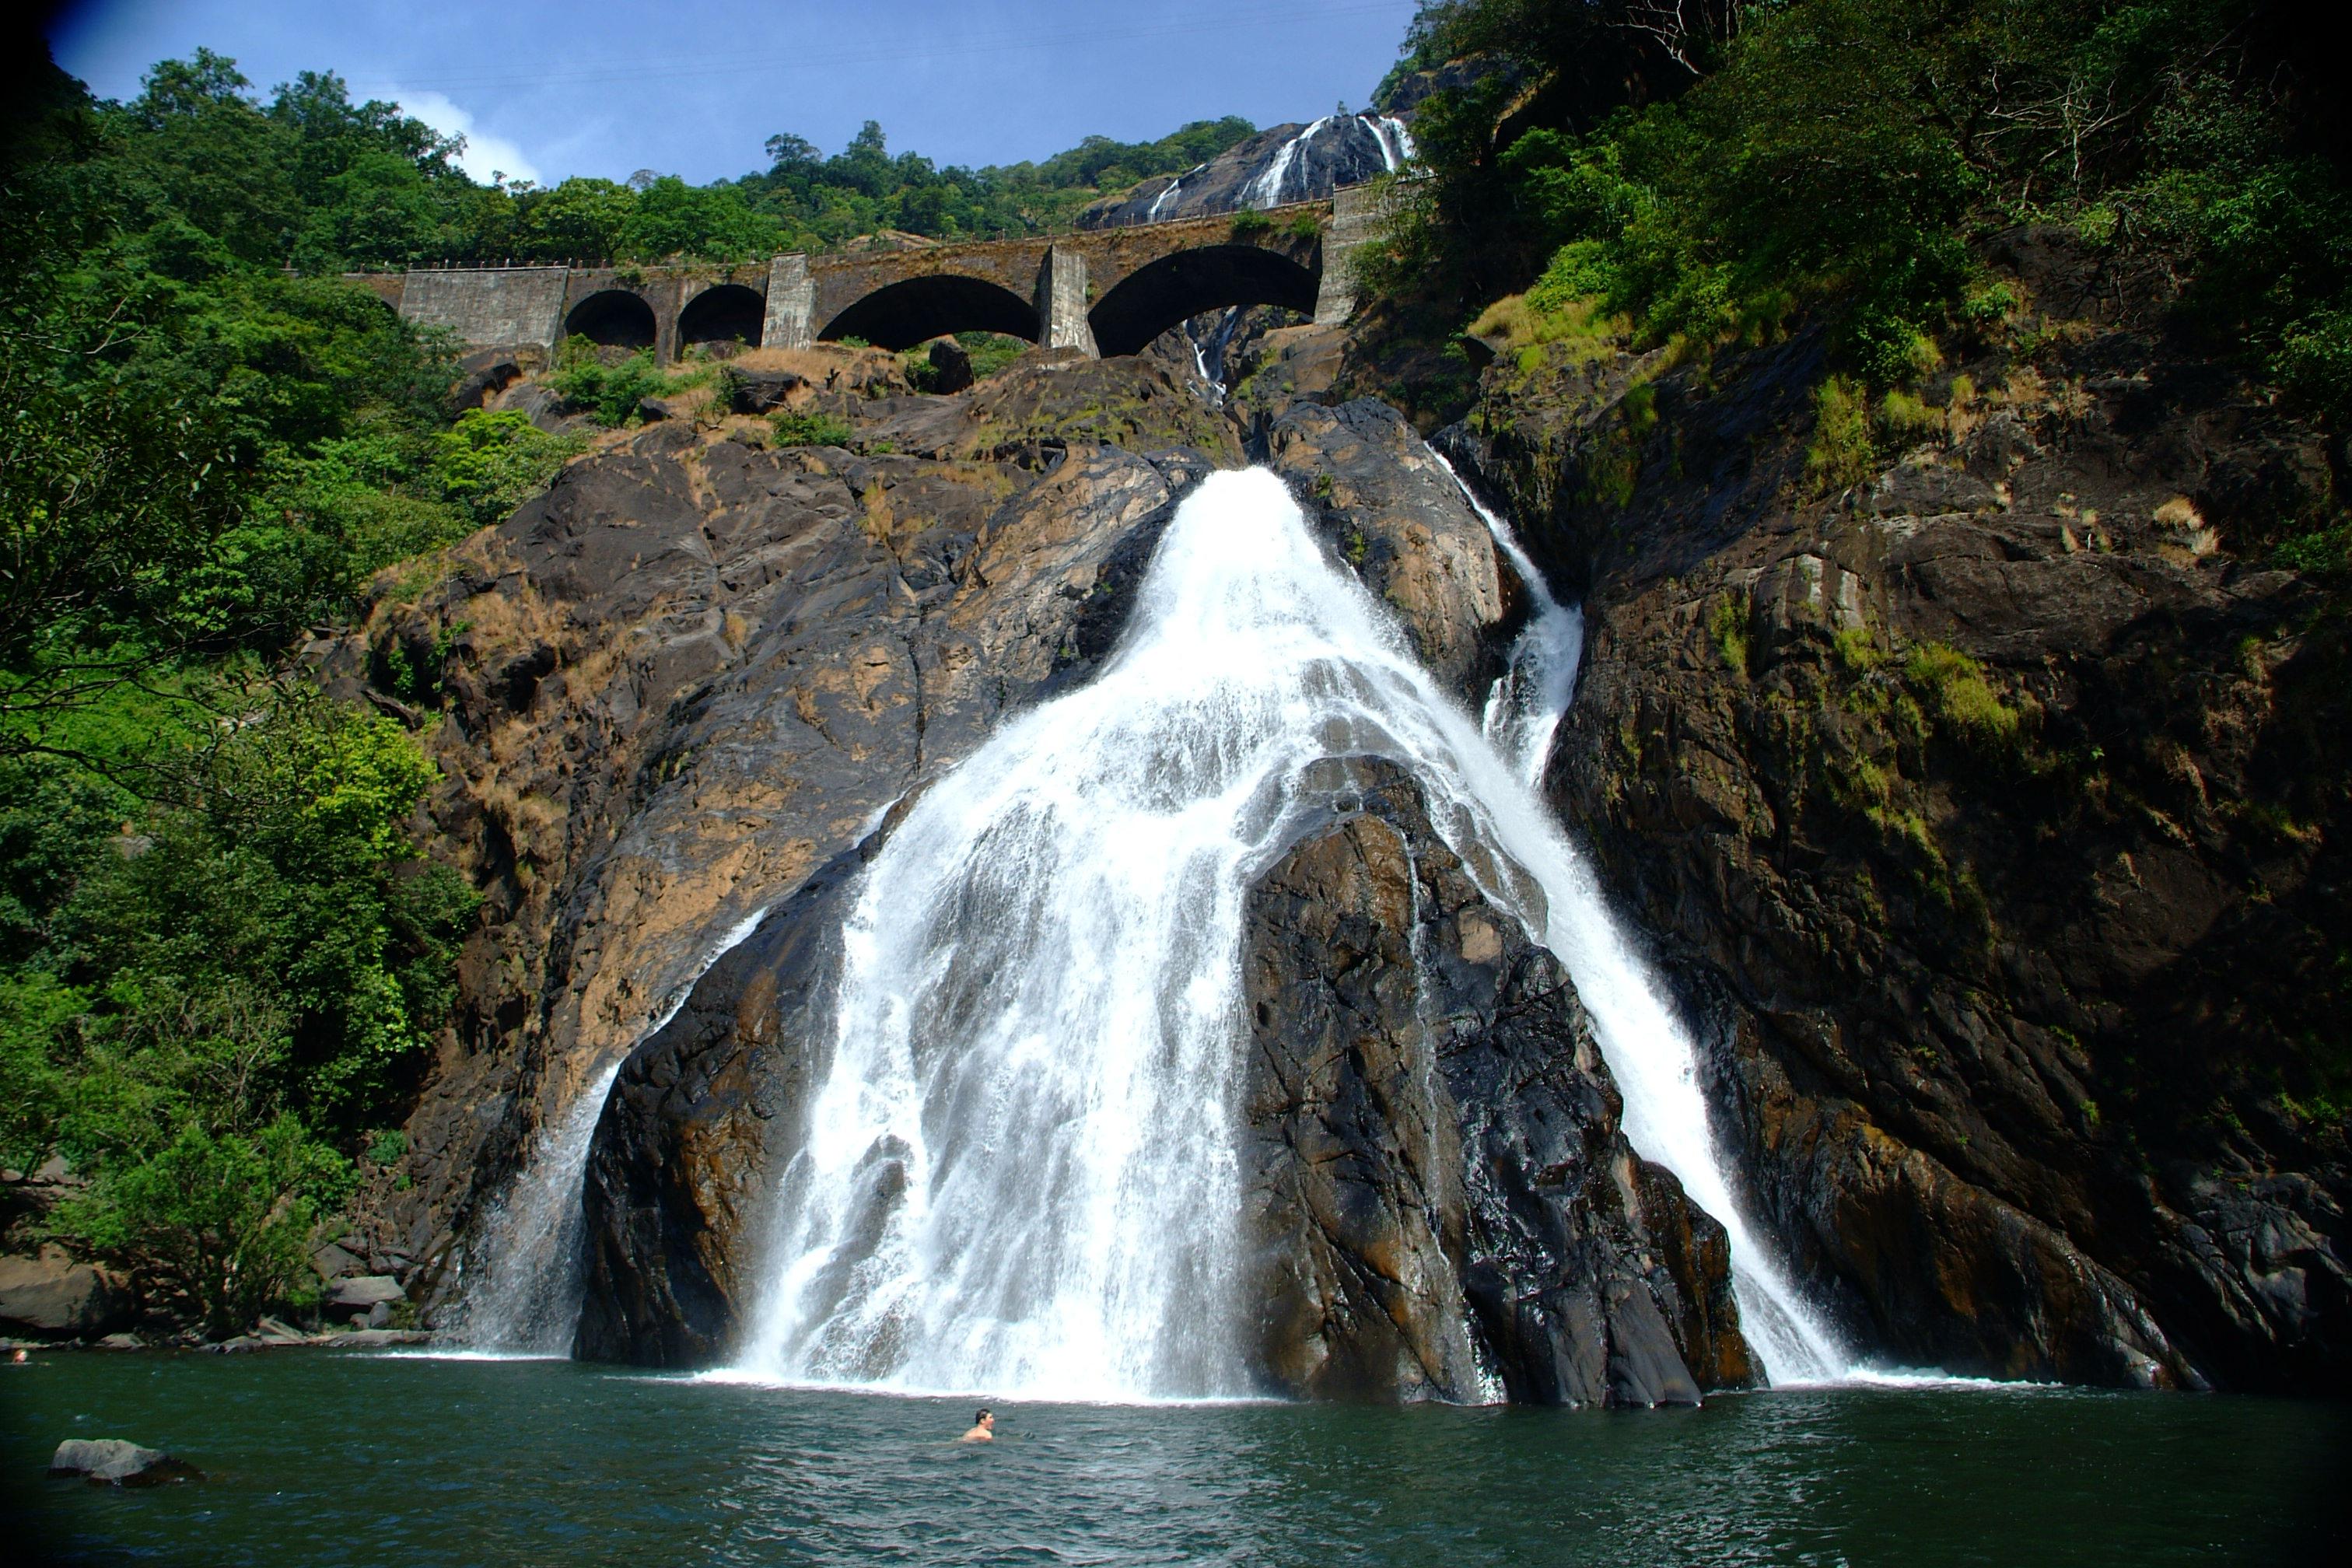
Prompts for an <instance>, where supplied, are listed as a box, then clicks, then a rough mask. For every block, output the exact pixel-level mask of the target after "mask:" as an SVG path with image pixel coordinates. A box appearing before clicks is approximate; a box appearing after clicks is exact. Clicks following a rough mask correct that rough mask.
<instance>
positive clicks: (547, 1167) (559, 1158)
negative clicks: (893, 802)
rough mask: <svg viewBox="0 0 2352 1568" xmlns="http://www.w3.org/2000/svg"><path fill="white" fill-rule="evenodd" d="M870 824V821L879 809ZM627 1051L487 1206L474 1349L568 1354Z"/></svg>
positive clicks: (712, 953)
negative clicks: (603, 1144) (598, 1170)
mask: <svg viewBox="0 0 2352 1568" xmlns="http://www.w3.org/2000/svg"><path fill="white" fill-rule="evenodd" d="M884 809H885V810H887V807H885V808H884ZM874 826H879V817H878V814H877V821H876V823H875V824H874ZM867 831H869V832H870V831H872V828H871V827H869V828H868V829H867ZM766 916H767V911H766V910H754V911H753V912H752V913H751V914H749V915H747V916H745V917H744V918H743V919H742V920H740V921H737V922H736V923H735V925H734V926H733V927H732V928H730V930H729V931H728V932H727V933H726V934H725V935H724V936H722V937H720V938H719V941H718V942H715V943H713V944H712V945H711V946H710V947H709V948H707V949H706V950H704V952H703V953H702V956H701V957H700V958H699V959H698V961H697V963H696V964H695V967H694V972H693V974H692V976H691V977H690V978H688V980H687V982H686V983H685V984H682V985H680V986H678V987H677V990H675V991H674V992H672V993H671V994H670V997H669V1000H668V1001H667V1003H666V1004H665V1005H664V1006H663V1009H662V1013H661V1016H659V1017H657V1018H656V1019H655V1020H654V1022H653V1025H652V1026H651V1027H649V1028H648V1029H646V1032H645V1033H644V1034H643V1035H641V1036H639V1037H638V1038H639V1040H640V1041H644V1040H649V1039H651V1038H653V1037H654V1036H656V1035H657V1034H659V1033H661V1031H662V1029H663V1028H664V1027H665V1026H667V1025H668V1023H669V1021H670V1020H671V1019H672V1018H675V1017H677V1015H678V1010H679V1009H680V1008H682V1007H684V1006H685V1005H686V1001H687V998H688V996H690V995H691V994H693V992H694V982H695V981H696V980H699V979H700V978H701V977H702V975H703V973H704V972H706V971H707V970H709V967H710V966H711V965H712V964H714V963H718V962H719V958H720V957H721V956H722V955H723V954H725V953H726V952H729V951H730V950H731V949H732V948H734V947H735V945H736V944H737V943H739V942H741V941H742V940H743V939H744V938H745V937H747V936H750V935H751V932H752V931H755V930H757V929H758V928H759V924H760V921H761V920H763V919H765V918H766ZM631 1048H632V1049H634V1048H635V1047H631ZM628 1056H629V1053H628V1052H627V1051H624V1052H622V1053H621V1054H620V1055H619V1056H617V1057H614V1058H613V1059H612V1060H611V1061H609V1062H607V1063H605V1064H604V1066H603V1067H601V1068H598V1069H597V1071H596V1075H595V1077H594V1078H593V1079H591V1080H590V1082H589V1083H588V1085H587V1086H586V1087H585V1088H584V1089H582V1090H581V1092H580V1094H579V1096H578V1098H576V1099H575V1100H572V1103H571V1104H570V1105H568V1106H566V1107H565V1108H564V1110H563V1111H562V1114H561V1115H559V1116H557V1117H555V1118H554V1119H552V1120H551V1121H547V1122H544V1123H542V1124H541V1127H540V1130H539V1136H538V1137H537V1138H536V1139H534V1140H533V1141H532V1142H531V1148H530V1155H529V1157H528V1158H527V1159H526V1160H525V1161H524V1163H523V1168H522V1170H521V1171H520V1172H519V1173H517V1174H516V1176H515V1179H514V1184H513V1185H512V1186H510V1187H509V1188H508V1190H507V1194H506V1196H505V1197H504V1198H503V1199H501V1200H500V1201H499V1205H498V1206H497V1208H496V1209H494V1210H493V1211H492V1212H491V1215H490V1216H489V1221H488V1230H487V1237H488V1245H487V1247H486V1254H487V1265H486V1268H485V1272H484V1273H483V1276H482V1278H481V1279H480V1281H479V1282H478V1283H477V1284H475V1285H474V1286H472V1287H471V1288H470V1289H468V1290H467V1293H466V1310H465V1322H464V1326H463V1328H462V1330H461V1331H460V1338H461V1340H462V1341H463V1342H464V1343H466V1344H467V1345H468V1346H470V1347H472V1348H473V1349H475V1350H478V1351H485V1352H516V1353H521V1354H526V1355H568V1354H570V1353H571V1350H572V1330H573V1329H574V1328H575V1327H577V1326H578V1323H579V1321H580V1294H581V1285H582V1280H581V1271H582V1264H583V1262H584V1261H585V1258H584V1256H583V1248H584V1247H585V1245H586V1241H587V1232H586V1226H585V1221H584V1219H583V1215H582V1212H581V1209H582V1198H583V1190H582V1184H583V1181H584V1180H585V1178H586V1176H587V1173H588V1150H589V1146H590V1145H591V1144H592V1143H593V1142H595V1137H596V1122H597V1121H598V1119H599V1118H601V1117H602V1116H603V1115H604V1101H605V1100H606V1099H607V1098H608V1097H609V1096H610V1095H611V1094H612V1092H613V1080H614V1079H616V1078H618V1077H620V1075H621V1066H622V1064H623V1063H624V1062H625V1061H627V1060H628Z"/></svg>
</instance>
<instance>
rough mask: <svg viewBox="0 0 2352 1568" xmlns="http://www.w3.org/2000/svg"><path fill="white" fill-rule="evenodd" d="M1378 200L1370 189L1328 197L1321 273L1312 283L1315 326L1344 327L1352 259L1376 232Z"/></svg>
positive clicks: (1350, 300) (1350, 305) (1353, 188)
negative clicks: (1313, 285) (1329, 214)
mask: <svg viewBox="0 0 2352 1568" xmlns="http://www.w3.org/2000/svg"><path fill="white" fill-rule="evenodd" d="M1380 221H1381V206H1380V199H1379V197H1378V195H1376V194H1375V192H1374V190H1373V187H1372V186H1370V185H1343V186H1341V187H1340V188H1339V190H1337V191H1334V192H1332V193H1331V222H1330V224H1329V226H1327V227H1326V228H1325V229H1324V231H1323V269H1322V275H1321V276H1320V277H1319V278H1318V279H1317V280H1316V291H1315V324H1316V325H1317V326H1318V327H1336V326H1340V325H1343V324H1345V323H1346V321H1347V320H1348V318H1349V316H1350V315H1352V314H1353V313H1354V312H1355V309H1356V258H1357V256H1358V254H1359V253H1360V252H1361V251H1362V250H1363V248H1364V247H1365V246H1366V245H1368V244H1370V242H1371V241H1372V239H1373V238H1374V237H1376V236H1377V235H1378V233H1379V231H1380Z"/></svg>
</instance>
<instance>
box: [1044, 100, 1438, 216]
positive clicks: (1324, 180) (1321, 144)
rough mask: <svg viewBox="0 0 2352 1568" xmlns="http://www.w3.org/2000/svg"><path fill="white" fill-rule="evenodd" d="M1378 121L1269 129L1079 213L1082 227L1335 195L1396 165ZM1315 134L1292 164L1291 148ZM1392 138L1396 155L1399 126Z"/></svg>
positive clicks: (1350, 118) (1356, 117)
mask: <svg viewBox="0 0 2352 1568" xmlns="http://www.w3.org/2000/svg"><path fill="white" fill-rule="evenodd" d="M1376 120H1377V117H1375V116H1368V115H1363V114H1335V115H1328V116H1326V117H1325V118H1323V119H1321V120H1318V121H1313V122H1312V123H1311V124H1308V123H1303V122H1298V121H1293V122H1292V123H1290V124H1287V125H1276V126H1273V127H1270V128H1269V129H1267V130H1265V131H1261V132H1258V133H1257V134H1256V135H1255V136H1252V137H1250V138H1249V139H1248V140H1247V141H1245V142H1240V143H1238V144H1236V145H1234V146H1233V147H1229V148H1227V149H1226V150H1225V151H1224V152H1223V153H1218V154H1217V155H1216V156H1215V157H1213V158H1212V159H1210V160H1209V161H1208V162H1207V163H1202V164H1200V165H1198V166H1197V167H1195V168H1192V169H1190V170H1188V171H1186V172H1185V173H1183V174H1175V175H1167V174H1161V175H1155V176H1153V177H1152V178H1151V179H1149V180H1146V181H1144V182H1143V183H1142V184H1139V185H1138V186H1136V187H1135V189H1134V190H1133V191H1131V192H1129V194H1128V195H1124V196H1120V197H1117V198H1113V199H1108V200H1104V201H1099V202H1096V203H1094V204H1093V205H1090V206H1088V207H1087V209H1086V210H1085V211H1083V212H1081V213H1080V214H1079V215H1078V226H1079V227H1081V228H1117V227H1119V226H1124V225H1128V224H1136V223H1148V222H1152V221H1155V220H1158V221H1165V220H1167V219H1170V218H1180V217H1200V216H1203V215H1205V214H1209V213H1222V212H1234V211H1236V210H1238V209H1239V208H1242V207H1245V206H1248V207H1263V206H1268V205H1276V204H1278V203H1284V202H1303V201H1312V200H1318V199H1320V198H1322V197H1325V196H1328V195H1330V194H1331V193H1332V192H1333V191H1334V190H1337V189H1338V188H1339V187H1340V186H1342V185H1360V184H1363V183H1364V182H1365V181H1367V180H1370V179H1373V178H1375V177H1377V176H1378V175H1380V174H1383V173H1385V172H1387V170H1388V167H1389V159H1388V157H1386V156H1384V155H1383V153H1382V150H1381V128H1380V127H1379V126H1378V125H1377V123H1376ZM1303 132H1312V134H1311V135H1308V136H1307V140H1306V141H1304V142H1301V143H1300V144H1299V145H1298V146H1297V148H1296V149H1294V150H1292V151H1291V153H1290V154H1289V157H1288V158H1287V159H1286V160H1285V158H1284V156H1283V154H1284V150H1285V149H1286V148H1287V147H1289V146H1290V143H1291V142H1293V141H1294V139H1296V138H1297V137H1298V136H1300V135H1301V133H1303ZM1388 133H1389V135H1390V137H1391V142H1390V151H1391V154H1392V153H1393V152H1394V151H1395V149H1396V145H1397V144H1396V142H1394V141H1393V138H1394V136H1395V134H1396V133H1395V132H1394V130H1393V129H1392V128H1391V130H1390V131H1389V132H1388ZM1277 163H1280V164H1282V166H1283V167H1282V174H1281V182H1280V186H1279V189H1276V188H1274V187H1273V186H1272V184H1271V181H1272V179H1273V175H1274V171H1275V168H1276V164H1277Z"/></svg>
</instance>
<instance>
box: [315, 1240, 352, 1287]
mask: <svg viewBox="0 0 2352 1568" xmlns="http://www.w3.org/2000/svg"><path fill="white" fill-rule="evenodd" d="M361 1267H362V1265H361V1263H360V1260H359V1259H358V1258H354V1257H353V1256H352V1254H350V1253H348V1252H346V1251H344V1250H343V1249H342V1248H341V1247H338V1246H336V1245H335V1244H334V1243H333V1242H329V1243H328V1244H327V1245H326V1246H324V1247H320V1248H319V1250H318V1251H316V1252H314V1253H312V1254H310V1268H311V1271H312V1272H313V1273H315V1274H317V1275H318V1276H319V1278H320V1279H342V1278H343V1277H344V1276H345V1275H348V1274H357V1273H359V1272H360V1270H361Z"/></svg>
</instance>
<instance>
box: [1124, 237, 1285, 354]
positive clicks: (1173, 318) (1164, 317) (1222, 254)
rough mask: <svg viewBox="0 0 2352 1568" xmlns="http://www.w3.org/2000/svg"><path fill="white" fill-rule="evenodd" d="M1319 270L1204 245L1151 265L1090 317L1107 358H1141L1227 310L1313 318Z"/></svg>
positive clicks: (1277, 256)
mask: <svg viewBox="0 0 2352 1568" xmlns="http://www.w3.org/2000/svg"><path fill="white" fill-rule="evenodd" d="M1316 281H1317V280H1316V276H1315V272H1314V269H1313V268H1308V267H1307V266H1305V265H1303V264H1302V263H1299V262H1297V261H1294V260H1292V259H1291V258H1289V257H1287V256H1285V255H1283V254H1281V253H1280V252H1279V251H1274V250H1265V249H1262V248H1261V247H1257V246H1255V245H1205V246H1202V247H1199V248H1198V249H1194V250H1180V251H1177V252H1176V253H1174V254H1173V255H1171V256H1163V257H1161V258H1160V259H1159V260H1157V261H1150V262H1146V263H1145V264H1144V265H1142V266H1141V267H1139V268H1136V269H1135V270H1134V271H1132V272H1130V273H1129V274H1128V275H1127V276H1126V277H1125V278H1124V279H1120V280H1119V283H1118V287H1117V288H1115V289H1111V291H1110V292H1109V293H1108V294H1105V295H1104V296H1103V297H1102V298H1101V299H1100V300H1097V301H1096V303H1095V308H1094V309H1093V310H1089V311H1087V325H1089V326H1091V327H1092V328H1093V329H1094V333H1095V346H1096V347H1097V348H1098V349H1100V350H1101V351H1102V352H1103V353H1105V354H1131V353H1141V352H1142V350H1143V347H1144V345H1145V344H1147V343H1149V342H1151V340H1152V339H1154V338H1156V337H1158V336H1159V335H1160V333H1162V332H1164V331H1167V330H1168V329H1169V328H1171V327H1172V326H1175V325H1176V324H1177V323H1178V322H1180V321H1186V320H1188V319H1190V318H1192V317H1193V316H1197V315H1199V314H1200V313H1201V312H1202V311H1203V310H1219V309H1222V308H1223V307H1224V306H1228V305H1280V306H1282V307H1284V308H1285V309H1286V310H1301V311H1305V312H1307V314H1309V315H1312V314H1313V313H1314V310H1315V290H1316Z"/></svg>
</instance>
